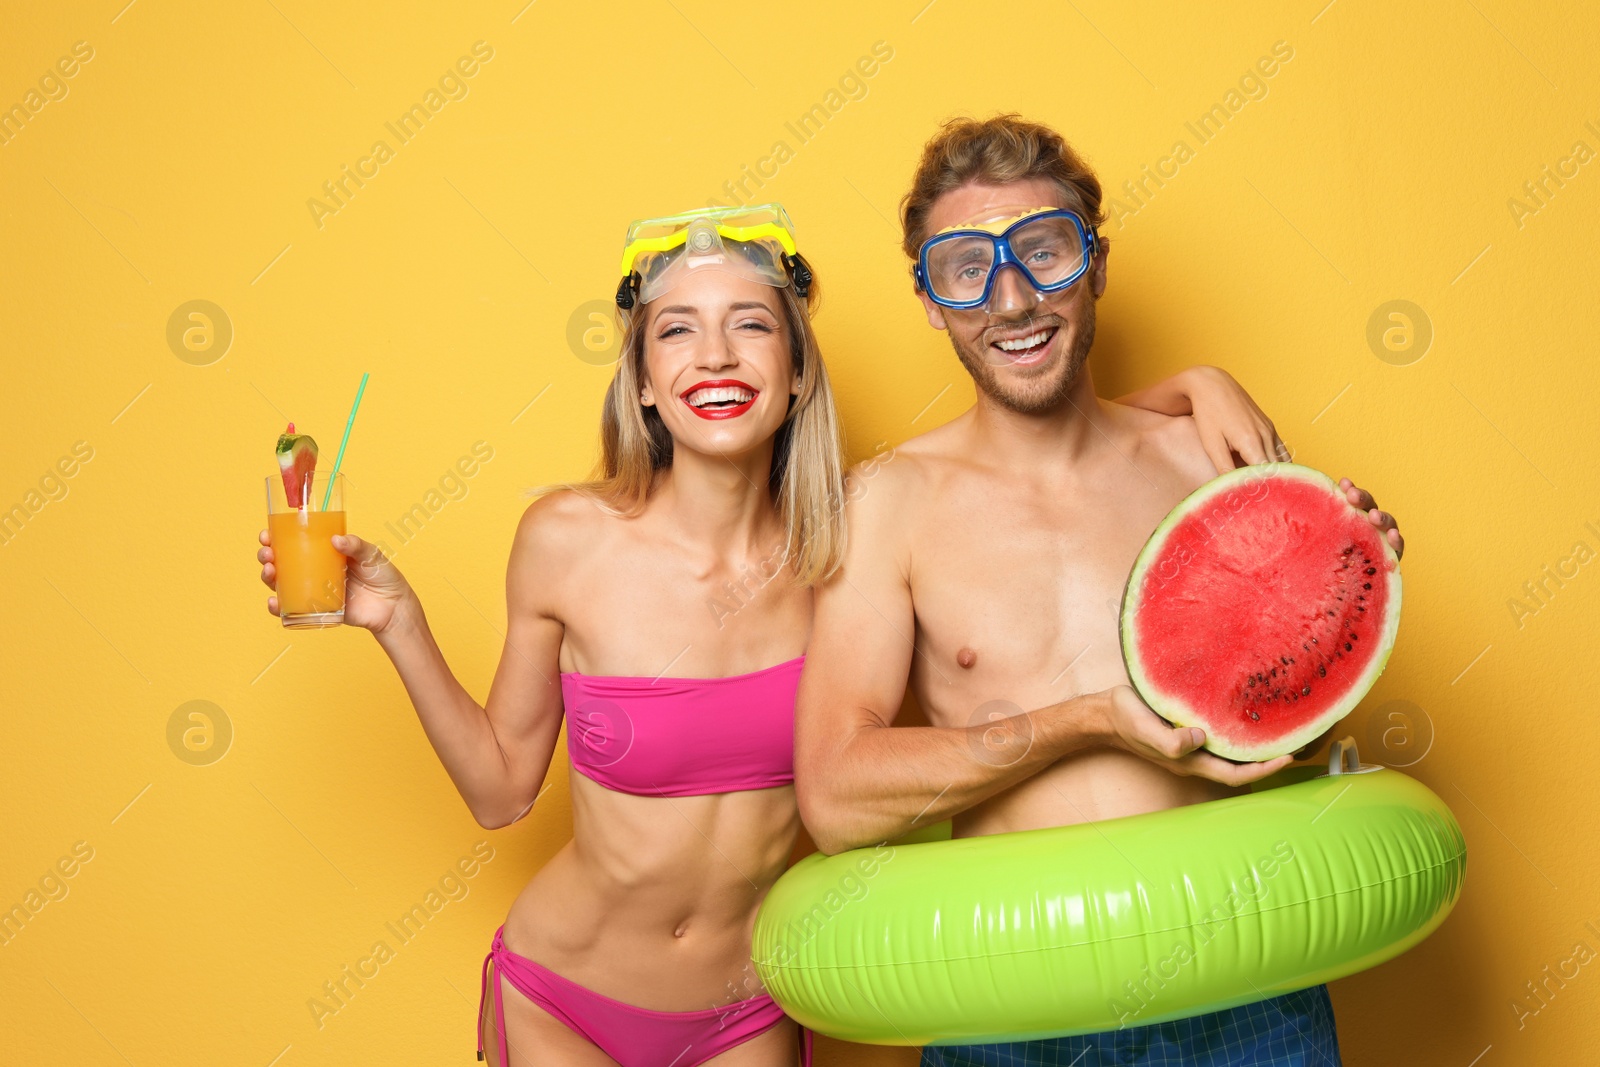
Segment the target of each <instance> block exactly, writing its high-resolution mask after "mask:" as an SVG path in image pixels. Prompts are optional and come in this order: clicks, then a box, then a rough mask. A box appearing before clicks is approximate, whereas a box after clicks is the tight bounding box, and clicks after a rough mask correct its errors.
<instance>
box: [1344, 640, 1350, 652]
mask: <svg viewBox="0 0 1600 1067" xmlns="http://www.w3.org/2000/svg"><path fill="white" fill-rule="evenodd" d="M1344 650H1345V651H1346V652H1349V651H1350V642H1349V641H1346V642H1345V643H1344Z"/></svg>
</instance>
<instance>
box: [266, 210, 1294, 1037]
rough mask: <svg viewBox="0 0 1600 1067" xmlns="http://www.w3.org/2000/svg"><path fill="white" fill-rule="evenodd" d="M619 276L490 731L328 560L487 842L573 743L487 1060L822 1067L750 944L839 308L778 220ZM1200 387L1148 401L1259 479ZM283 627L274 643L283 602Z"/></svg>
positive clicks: (1253, 428)
mask: <svg viewBox="0 0 1600 1067" xmlns="http://www.w3.org/2000/svg"><path fill="white" fill-rule="evenodd" d="M624 275H625V277H624V280H623V283H622V285H621V287H620V288H619V290H618V294H617V299H618V304H619V306H620V308H621V314H622V318H623V325H624V334H623V345H622V347H623V351H622V356H621V358H620V360H619V361H618V364H617V371H616V376H615V378H614V380H613V381H612V383H611V387H610V389H609V390H608V392H607V394H606V399H605V404H604V407H603V410H602V415H601V441H602V453H603V455H602V461H601V466H600V471H599V474H598V476H597V477H596V479H595V480H594V481H591V482H587V483H583V484H580V485H575V486H568V487H564V488H562V489H560V490H557V491H554V492H550V493H547V494H546V495H544V496H542V497H541V498H540V499H538V500H537V501H536V502H534V503H533V504H532V505H531V506H529V508H528V509H527V511H526V512H525V513H524V515H523V517H522V520H521V522H520V523H519V525H518V528H517V532H516V536H515V539H514V542H513V545H512V549H511V558H510V564H509V567H508V571H507V576H506V596H507V616H508V617H507V633H506V643H505V648H504V651H503V652H502V654H501V658H500V664H499V668H498V670H497V671H496V673H495V678H494V682H493V685H492V686H491V687H490V691H489V698H488V701H487V703H486V705H479V704H478V703H477V702H476V701H475V700H474V699H473V697H472V696H471V695H470V694H469V693H468V692H467V691H466V689H465V688H463V687H462V685H461V683H460V682H458V681H457V680H456V678H455V676H454V675H453V674H452V673H451V670H450V668H449V666H448V665H447V664H446V663H445V661H444V657H443V656H442V655H441V653H440V651H439V647H438V645H437V644H436V643H435V641H434V639H433V636H432V634H431V633H430V632H429V629H428V624H427V620H426V617H425V616H424V614H423V610H422V605H421V603H420V601H419V600H418V598H417V595H416V593H415V592H414V591H413V590H412V589H411V587H410V585H409V584H408V583H407V582H406V580H405V578H404V577H403V576H402V575H401V574H400V572H399V570H398V569H396V567H395V566H394V564H393V563H392V562H390V561H389V560H387V559H386V558H384V556H383V555H382V553H381V552H379V551H378V549H377V548H376V547H374V546H373V545H372V544H371V543H370V542H367V541H364V540H362V539H361V538H359V537H355V536H353V535H352V536H343V537H340V538H336V539H335V546H336V547H337V548H338V549H339V550H340V551H342V552H344V553H345V554H346V555H347V556H349V557H350V559H351V566H350V569H349V577H348V583H347V584H348V593H347V597H346V605H345V622H347V623H349V624H351V625H354V626H360V627H363V628H365V629H368V630H370V631H371V632H372V634H373V636H374V637H376V638H377V640H378V643H379V645H380V646H382V648H383V649H384V651H385V652H386V653H388V655H389V657H390V659H391V660H392V661H393V663H394V665H395V668H396V669H397V670H398V672H399V674H400V677H401V678H402V680H403V681H404V683H405V686H406V690H407V692H408V693H409V694H410V696H411V700H412V703H413V704H414V705H415V707H416V710H417V714H418V717H419V718H420V719H421V721H422V726H423V730H424V731H425V732H426V734H427V735H428V739H429V741H430V742H431V743H432V744H433V746H434V749H435V751H437V753H438V754H439V758H440V760H441V761H442V762H443V763H444V766H445V768H446V770H447V771H448V772H449V774H450V776H451V779H452V780H453V781H454V782H455V785H456V788H457V789H458V790H459V791H460V793H461V796H462V798H463V799H464V800H465V801H466V803H467V806H468V808H469V809H470V810H471V811H472V814H473V817H474V818H475V819H477V821H478V822H479V824H481V825H482V826H484V827H487V828H490V829H495V828H499V827H504V826H508V825H510V824H511V823H514V822H516V821H517V820H518V819H520V818H522V817H523V816H525V815H527V814H528V812H529V810H530V809H531V808H532V807H533V803H534V799H535V798H536V797H537V796H538V795H539V792H540V789H541V788H542V785H543V783H544V781H545V778H546V776H547V775H548V773H549V770H550V761H551V758H552V756H553V755H554V752H555V748H556V743H557V739H558V737H559V735H560V732H561V726H562V723H563V721H565V723H566V725H567V753H568V757H569V758H570V760H571V764H572V769H573V770H574V771H575V772H576V773H574V774H572V775H571V776H570V783H571V791H572V813H573V814H572V822H573V826H572V830H573V836H572V840H571V841H569V842H568V843H567V844H566V845H565V846H564V847H562V848H561V850H560V851H559V852H557V853H556V855H555V856H554V857H552V858H551V860H550V861H549V862H548V863H547V864H545V865H544V867H543V868H542V869H541V870H540V871H539V872H538V873H537V874H536V875H535V876H534V877H533V879H532V880H531V881H530V882H529V883H528V885H527V887H526V888H525V889H523V891H522V893H521V895H520V896H518V897H517V899H516V901H515V902H514V903H513V904H512V905H511V908H510V911H509V913H508V914H507V916H506V919H505V922H504V924H503V925H502V926H501V928H500V929H499V930H497V931H496V933H495V936H494V939H493V944H492V947H491V950H490V952H489V955H488V957H487V958H486V959H485V961H484V975H483V978H484V990H485V992H486V993H492V995H489V996H485V997H484V998H482V1000H481V1002H480V1007H479V1012H480V1015H479V1041H478V1045H479V1055H480V1057H482V1056H484V1055H485V1054H487V1057H488V1061H489V1063H491V1064H492V1065H494V1067H525V1065H530V1064H537V1065H538V1067H609V1065H611V1064H619V1065H621V1067H669V1065H670V1067H696V1065H698V1064H703V1063H715V1064H717V1065H718V1067H780V1065H791V1064H793V1063H794V1062H795V1060H796V1056H797V1052H798V1055H799V1058H800V1061H801V1062H802V1063H804V1064H809V1062H810V1056H811V1035H810V1034H809V1032H805V1031H803V1030H801V1029H800V1028H799V1027H797V1026H796V1024H795V1023H794V1022H793V1021H792V1020H789V1019H787V1018H785V1017H784V1016H783V1013H782V1011H781V1010H780V1009H779V1008H778V1007H777V1005H776V1004H774V1003H773V1001H772V999H771V997H770V996H768V995H767V993H766V991H765V990H764V989H763V988H762V985H761V981H760V978H759V976H758V975H757V974H756V971H755V968H754V967H753V966H752V963H751V959H750V936H751V929H752V926H753V923H754V920H755V915H756V909H757V907H758V905H759V904H760V902H761V900H762V898H763V897H764V896H765V894H766V892H767V890H768V889H769V888H770V887H771V886H772V884H773V882H774V881H776V880H777V878H778V876H779V875H780V874H782V873H783V870H784V868H785V867H786V866H787V865H788V862H789V857H790V855H791V852H792V851H793V848H794V845H795V841H796V836H797V834H798V832H799V829H800V820H799V817H798V814H797V810H796V805H795V794H794V787H793V784H792V782H793V715H794V698H795V690H796V686H797V684H798V681H799V674H800V667H801V665H802V663H803V661H804V653H805V648H806V641H807V638H808V636H809V634H810V629H811V609H812V592H811V586H812V584H813V583H814V582H816V581H817V580H818V579H819V578H821V577H823V576H825V575H827V574H828V573H830V572H831V571H832V570H833V569H835V568H836V566H837V564H838V561H839V558H840V554H841V549H842V546H841V539H842V537H843V525H842V522H841V510H842V507H841V506H842V503H843V500H844V493H845V486H844V479H843V474H842V462H841V448H840V434H839V428H838V422H837V417H836V415H835V410H834V403H833V397H832V393H831V391H830V388H829V384H828V375H827V372H826V370H825V369H824V367H823V363H822V358H821V354H820V352H819V351H818V347H817V340H816V335H815V334H814V333H813V332H812V327H811V322H810V313H811V310H812V308H813V307H814V305H815V303H816V300H817V283H816V281H815V279H814V278H813V277H812V275H811V271H810V268H809V265H808V264H807V263H806V261H805V260H804V258H803V257H801V256H800V255H799V253H798V251H797V250H796V248H795V246H794V239H793V230H792V228H791V227H790V225H789V221H788V218H787V216H786V215H785V214H784V213H783V211H782V209H781V208H779V207H777V206H776V205H771V206H768V207H765V208H761V209H751V210H748V211H740V212H699V213H690V214H689V215H685V216H676V217H673V218H669V219H664V220H654V221H653V222H650V223H637V224H635V225H634V227H633V228H632V229H631V230H630V231H629V235H628V243H627V252H626V253H625V264H624ZM1185 374H1186V375H1187V377H1184V378H1181V379H1178V380H1174V381H1172V382H1169V383H1164V384H1163V385H1162V386H1159V387H1156V388H1154V389H1152V390H1150V391H1148V393H1147V394H1145V395H1141V396H1140V397H1139V398H1137V402H1138V403H1141V404H1143V405H1145V406H1157V405H1160V406H1164V407H1168V408H1170V407H1172V406H1174V405H1178V406H1181V407H1185V408H1186V407H1187V405H1188V404H1189V403H1190V400H1191V398H1192V399H1194V401H1195V402H1196V403H1197V404H1198V406H1200V408H1201V409H1202V410H1201V417H1202V418H1203V419H1205V425H1206V428H1207V430H1208V431H1214V432H1217V433H1219V434H1223V435H1225V438H1226V440H1228V441H1231V442H1234V444H1233V447H1235V448H1237V449H1239V450H1240V451H1241V452H1246V451H1249V450H1259V446H1260V443H1261V442H1262V441H1263V440H1266V439H1269V438H1270V435H1271V426H1270V423H1267V422H1266V421H1265V418H1264V416H1261V415H1260V413H1259V412H1258V411H1256V409H1255V408H1254V405H1253V404H1251V403H1250V401H1249V398H1248V397H1246V396H1245V395H1244V393H1243V391H1242V390H1240V389H1238V387H1237V386H1236V385H1234V384H1233V382H1232V380H1231V379H1227V378H1226V376H1220V377H1219V376H1218V375H1216V374H1215V373H1214V372H1209V371H1205V372H1185ZM261 542H262V545H263V546H264V547H263V548H262V549H261V550H260V552H259V554H258V558H259V559H260V560H261V562H262V563H263V564H264V566H263V568H262V572H261V576H262V579H263V581H265V582H266V583H267V585H268V586H269V587H274V588H275V578H276V576H275V571H274V567H273V556H272V548H271V544H270V541H269V539H268V537H267V534H266V531H262V533H261ZM267 606H268V610H269V611H271V612H272V613H273V614H277V611H278V605H277V598H276V597H269V598H268V604H267ZM506 986H509V988H506ZM486 1035H487V1037H486Z"/></svg>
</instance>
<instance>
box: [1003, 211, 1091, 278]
mask: <svg viewBox="0 0 1600 1067" xmlns="http://www.w3.org/2000/svg"><path fill="white" fill-rule="evenodd" d="M1011 251H1012V252H1013V253H1015V254H1016V257H1017V259H1018V261H1019V262H1021V264H1022V265H1023V266H1024V267H1026V268H1027V269H1028V273H1030V274H1032V275H1033V277H1034V280H1035V281H1037V282H1038V283H1039V284H1040V285H1054V284H1055V283H1057V282H1061V281H1065V280H1066V279H1068V278H1071V277H1072V276H1073V275H1074V274H1075V273H1077V272H1078V271H1079V270H1080V269H1081V268H1082V267H1083V257H1084V252H1085V249H1084V245H1083V238H1082V237H1081V236H1080V235H1079V233H1078V227H1077V226H1075V225H1074V224H1073V220H1072V219H1069V218H1065V217H1062V216H1055V217H1053V218H1042V219H1039V220H1038V221H1036V222H1025V223H1023V224H1022V225H1021V226H1019V227H1018V228H1017V229H1016V231H1015V232H1013V233H1012V234H1011Z"/></svg>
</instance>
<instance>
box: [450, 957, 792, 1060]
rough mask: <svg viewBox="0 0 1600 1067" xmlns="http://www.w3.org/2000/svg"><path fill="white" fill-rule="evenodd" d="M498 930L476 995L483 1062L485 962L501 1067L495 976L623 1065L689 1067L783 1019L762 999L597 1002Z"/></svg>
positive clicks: (501, 1014)
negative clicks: (679, 1006)
mask: <svg viewBox="0 0 1600 1067" xmlns="http://www.w3.org/2000/svg"><path fill="white" fill-rule="evenodd" d="M504 935H505V927H504V926H501V927H500V928H499V929H498V930H496V931H495V932H494V943H493V944H492V945H491V946H490V948H489V954H488V955H487V956H485V957H484V958H483V977H482V983H481V988H480V991H479V994H478V1019H479V1025H478V1059H480V1060H481V1059H483V1025H482V1019H483V998H484V996H485V995H486V994H487V992H488V989H489V963H490V961H491V960H492V961H493V962H494V970H495V982H494V1025H495V1030H496V1032H497V1033H498V1035H499V1038H500V1065H501V1067H506V1063H507V1056H506V1016H505V1007H504V1005H503V1004H502V1003H501V1000H500V978H501V976H504V977H506V978H508V979H510V981H511V984H512V985H513V986H514V987H516V989H517V991H518V992H519V993H521V994H522V995H523V996H525V997H527V998H528V999H529V1000H531V1001H533V1002H534V1003H535V1004H537V1005H539V1007H541V1008H543V1009H544V1010H545V1011H547V1012H549V1013H550V1014H551V1015H553V1016H555V1017H556V1018H557V1019H560V1020H561V1021H562V1022H563V1023H565V1024H566V1025H567V1028H568V1029H570V1030H571V1031H572V1032H573V1033H575V1034H578V1035H579V1036H581V1037H585V1038H588V1040H589V1041H590V1043H591V1044H593V1045H594V1046H595V1047H597V1048H599V1049H600V1050H601V1051H602V1052H604V1053H605V1054H606V1055H608V1056H610V1057H611V1058H612V1059H614V1060H616V1061H617V1062H618V1063H619V1064H621V1065H622V1067H696V1065H697V1064H701V1063H704V1062H705V1061H706V1060H709V1059H710V1058H711V1057H713V1056H716V1055H718V1054H719V1053H723V1052H726V1051H728V1050H729V1049H731V1048H734V1047H736V1046H738V1045H742V1044H744V1043H745V1042H746V1041H749V1040H750V1039H751V1038H753V1037H756V1036H758V1035H760V1034H764V1033H766V1032H767V1031H768V1030H770V1029H772V1028H773V1027H774V1026H776V1025H778V1023H779V1022H781V1021H782V1020H783V1010H782V1009H781V1008H779V1007H778V1005H777V1004H776V1003H774V1002H773V999H772V997H771V996H769V995H768V994H767V993H760V994H758V995H756V996H753V997H750V998H749V999H747V1000H741V1001H737V1002H735V1003H733V1004H727V1005H724V1006H723V1007H720V1008H706V1009H703V1010H701V1011H651V1010H649V1009H647V1008H636V1007H634V1006H633V1005H631V1004H624V1003H623V1002H622V1001H620V1000H612V999H611V998H610V997H605V996H601V995H600V994H599V993H595V992H593V991H591V990H589V989H586V988H585V987H583V986H581V985H579V984H578V983H576V982H573V981H571V980H569V979H566V978H563V977H561V976H560V975H559V974H557V973H555V972H554V971H552V970H550V969H549V968H548V967H545V966H542V965H540V964H538V963H535V962H534V961H533V960H530V959H528V958H527V957H526V956H519V955H517V954H516V953H515V952H512V951H511V950H510V949H508V948H506V942H505V936H504ZM800 1032H801V1035H802V1042H803V1049H802V1052H801V1055H800V1062H801V1064H802V1067H811V1041H812V1037H811V1031H809V1030H807V1029H805V1028H804V1027H802V1028H801V1031H800Z"/></svg>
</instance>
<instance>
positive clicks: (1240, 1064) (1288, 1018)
mask: <svg viewBox="0 0 1600 1067" xmlns="http://www.w3.org/2000/svg"><path fill="white" fill-rule="evenodd" d="M1126 1064H1137V1065H1139V1067H1342V1061H1341V1060H1340V1059H1339V1035H1338V1033H1337V1031H1336V1030H1335V1029H1334V1024H1333V1002H1332V1001H1331V1000H1329V998H1328V987H1327V986H1325V985H1319V986H1312V987H1311V988H1310V989H1301V990H1297V991H1296V992H1293V993H1285V994H1284V995H1283V996H1279V997H1271V998H1269V999H1267V1000H1261V1001H1257V1002H1256V1003H1254V1004H1241V1005H1239V1006H1238V1007H1236V1008H1228V1009H1227V1010H1225V1011H1215V1012H1211V1013H1210V1014H1207V1015H1196V1016H1194V1017H1192V1018H1189V1019H1175V1020H1173V1021H1172V1022H1165V1023H1154V1024H1151V1025H1149V1026H1130V1027H1128V1028H1126V1029H1123V1030H1108V1031H1106V1032H1105V1033H1100V1034H1081V1035H1079V1036H1077V1037H1054V1038H1048V1039H1046V1040H1043V1041H1019V1042H1013V1043H1009V1044H1002V1045H944V1046H929V1047H927V1048H925V1049H923V1050H922V1063H921V1067H1123V1065H1126Z"/></svg>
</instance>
